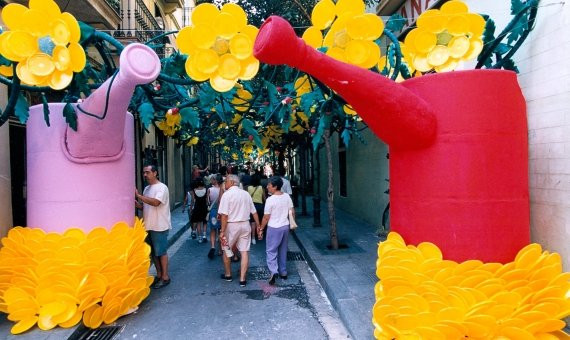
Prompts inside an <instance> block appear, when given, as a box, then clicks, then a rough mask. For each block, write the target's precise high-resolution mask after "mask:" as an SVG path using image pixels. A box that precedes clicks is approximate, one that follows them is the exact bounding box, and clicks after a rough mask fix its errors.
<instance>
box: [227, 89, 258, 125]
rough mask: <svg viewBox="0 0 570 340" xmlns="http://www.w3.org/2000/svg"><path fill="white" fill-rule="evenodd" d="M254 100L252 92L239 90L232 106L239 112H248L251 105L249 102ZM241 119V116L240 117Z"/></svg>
mask: <svg viewBox="0 0 570 340" xmlns="http://www.w3.org/2000/svg"><path fill="white" fill-rule="evenodd" d="M252 98H253V95H252V94H251V92H249V91H248V90H245V89H238V90H237V91H236V93H235V94H234V97H233V99H232V102H231V103H232V105H233V106H234V108H235V110H236V111H238V112H247V111H249V108H250V106H251V105H249V104H248V103H249V101H250V100H251V99H252ZM240 118H241V115H240Z"/></svg>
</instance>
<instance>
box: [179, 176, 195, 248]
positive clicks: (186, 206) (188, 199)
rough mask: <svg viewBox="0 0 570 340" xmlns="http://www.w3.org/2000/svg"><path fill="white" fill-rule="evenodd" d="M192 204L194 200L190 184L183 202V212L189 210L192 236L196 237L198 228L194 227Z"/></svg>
mask: <svg viewBox="0 0 570 340" xmlns="http://www.w3.org/2000/svg"><path fill="white" fill-rule="evenodd" d="M192 204H193V200H192V185H190V186H189V187H188V190H186V194H185V195H184V202H183V203H182V212H183V213H184V211H185V210H186V211H188V223H190V227H191V229H192V234H191V235H192V238H193V239H195V238H196V230H194V228H192V222H191V221H192Z"/></svg>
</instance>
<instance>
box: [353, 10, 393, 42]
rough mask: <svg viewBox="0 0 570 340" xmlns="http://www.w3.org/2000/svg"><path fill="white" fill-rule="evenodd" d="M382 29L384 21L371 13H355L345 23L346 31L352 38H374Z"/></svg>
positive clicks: (378, 35) (376, 37)
mask: <svg viewBox="0 0 570 340" xmlns="http://www.w3.org/2000/svg"><path fill="white" fill-rule="evenodd" d="M383 30H384V23H383V22H382V19H380V17H379V16H377V15H374V14H372V13H366V14H362V15H357V16H355V17H352V18H350V19H349V20H348V21H347V23H346V31H347V33H348V35H349V36H350V37H351V38H352V39H360V40H375V39H378V37H380V35H381V34H382V31H383Z"/></svg>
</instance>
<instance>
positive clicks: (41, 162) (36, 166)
mask: <svg viewBox="0 0 570 340" xmlns="http://www.w3.org/2000/svg"><path fill="white" fill-rule="evenodd" d="M159 73H160V61H159V59H158V56H157V55H156V53H155V52H154V51H153V50H152V49H150V48H149V47H147V46H144V45H141V44H131V45H128V46H127V47H126V48H125V49H124V50H123V52H122V53H121V56H120V69H119V72H118V74H117V75H116V76H115V77H114V79H113V78H110V79H108V80H107V81H106V82H105V83H104V84H103V85H102V86H101V87H99V88H98V89H97V90H96V91H95V92H93V93H92V94H91V95H90V96H89V97H88V98H87V99H85V101H84V102H83V103H81V104H78V106H80V108H81V110H83V111H85V112H88V113H90V114H92V115H96V116H98V117H103V115H105V113H106V115H105V117H104V119H98V118H95V117H93V116H90V115H86V114H84V113H82V112H81V110H79V109H78V108H76V112H77V114H78V119H77V131H73V130H72V129H71V128H69V127H68V126H67V124H66V122H65V119H64V117H63V114H62V112H63V108H64V106H65V104H61V103H52V104H49V108H50V113H51V114H50V123H51V126H50V127H49V128H48V127H47V126H46V124H45V122H44V120H43V107H42V105H36V106H33V107H31V108H30V119H29V120H28V124H27V126H28V128H27V169H28V174H27V176H28V177H27V178H28V193H27V196H28V198H27V216H28V226H30V227H37V228H41V229H43V230H44V231H46V232H52V231H53V232H63V231H64V230H66V229H67V228H70V227H78V228H81V229H83V230H84V231H85V232H88V231H89V230H91V229H92V228H94V227H98V226H102V227H105V228H107V229H109V228H111V226H112V225H113V224H114V223H116V222H118V221H126V222H127V223H129V224H132V223H133V222H134V218H135V215H134V205H133V204H134V198H133V197H134V196H133V195H134V192H133V190H134V189H133V188H134V187H135V154H134V123H133V116H132V115H131V114H130V113H128V112H127V108H128V105H129V102H130V100H131V97H132V95H133V92H134V89H135V87H136V86H137V85H139V84H146V83H149V82H152V81H153V80H155V79H156V78H157V77H158V74H159ZM109 87H110V89H109ZM107 94H108V98H107Z"/></svg>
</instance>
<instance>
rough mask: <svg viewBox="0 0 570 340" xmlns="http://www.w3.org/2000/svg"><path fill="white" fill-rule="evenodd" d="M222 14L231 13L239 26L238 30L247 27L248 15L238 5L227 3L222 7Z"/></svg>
mask: <svg viewBox="0 0 570 340" xmlns="http://www.w3.org/2000/svg"><path fill="white" fill-rule="evenodd" d="M221 12H222V13H229V14H231V15H232V16H233V17H234V21H235V22H236V24H237V30H238V31H240V30H241V29H242V28H244V27H245V25H247V15H246V14H245V12H244V10H243V9H242V8H241V7H240V6H239V5H237V4H234V3H231V2H230V3H227V4H224V5H223V6H222V9H221Z"/></svg>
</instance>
